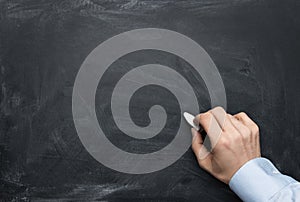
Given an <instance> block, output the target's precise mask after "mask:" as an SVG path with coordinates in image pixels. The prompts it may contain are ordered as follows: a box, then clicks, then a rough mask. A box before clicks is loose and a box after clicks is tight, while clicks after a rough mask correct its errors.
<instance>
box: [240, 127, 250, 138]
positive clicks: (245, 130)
mask: <svg viewBox="0 0 300 202" xmlns="http://www.w3.org/2000/svg"><path fill="white" fill-rule="evenodd" d="M241 132H242V134H243V135H244V136H247V137H248V136H250V135H251V130H250V129H249V128H247V127H243V128H242V129H241Z"/></svg>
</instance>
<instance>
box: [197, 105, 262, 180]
mask: <svg viewBox="0 0 300 202" xmlns="http://www.w3.org/2000/svg"><path fill="white" fill-rule="evenodd" d="M194 122H195V124H200V125H201V126H202V127H203V128H204V130H205V131H206V132H207V135H208V137H209V139H210V142H211V147H212V151H211V152H209V151H207V149H206V148H205V146H204V145H203V140H202V137H201V135H200V133H199V132H198V131H196V130H195V129H193V128H192V134H193V141H192V149H193V151H194V153H195V155H196V157H197V160H198V164H199V165H200V167H201V168H203V169H205V170H206V171H208V172H209V173H210V174H212V175H213V176H214V177H216V178H217V179H219V180H221V181H222V182H224V183H226V184H228V183H229V181H230V179H231V178H232V176H233V175H234V174H235V172H236V171H238V169H239V168H241V167H242V166H243V165H244V164H245V163H246V162H248V161H249V160H251V159H254V158H257V157H260V156H261V154H260V144H259V128H258V126H257V125H256V124H255V123H254V122H253V121H252V120H251V119H250V118H249V117H248V116H247V114H245V113H244V112H241V113H238V114H236V115H230V114H227V113H226V112H225V110H224V109H223V108H221V107H216V108H214V109H212V110H209V111H207V112H206V113H201V114H199V115H197V116H196V118H195V119H194Z"/></svg>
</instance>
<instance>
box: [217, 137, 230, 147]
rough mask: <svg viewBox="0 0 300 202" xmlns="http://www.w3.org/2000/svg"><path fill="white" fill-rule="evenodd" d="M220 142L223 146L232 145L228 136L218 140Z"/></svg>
mask: <svg viewBox="0 0 300 202" xmlns="http://www.w3.org/2000/svg"><path fill="white" fill-rule="evenodd" d="M218 144H219V145H220V146H221V147H225V148H229V147H230V141H229V140H228V139H226V138H221V139H220V140H219V142H218Z"/></svg>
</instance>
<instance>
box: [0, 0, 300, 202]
mask: <svg viewBox="0 0 300 202" xmlns="http://www.w3.org/2000/svg"><path fill="white" fill-rule="evenodd" d="M299 11H300V4H299V1H297V0H286V1H279V0H273V1H262V0H247V1H246V0H245V1H236V0H226V1H223V0H203V1H196V0H191V1H183V0H179V1H171V0H166V1H160V0H124V1H123V0H47V1H38V0H30V1H21V0H14V1H5V0H2V1H0V19H1V21H0V66H1V72H0V82H1V89H0V90H1V97H0V102H1V105H0V110H1V112H0V171H1V178H0V201H30V200H32V201H35V200H36V201H58V200H61V201H76V200H78V201H240V199H239V198H238V197H237V196H236V195H235V194H234V193H233V192H232V191H231V190H230V189H229V187H228V186H227V185H225V184H223V183H221V182H219V181H218V180H216V179H214V178H213V177H212V176H211V175H209V174H208V173H206V172H205V171H203V170H202V169H200V168H199V167H198V165H197V162H196V160H195V157H194V155H193V153H192V151H191V150H190V149H189V150H188V151H187V152H186V153H185V154H184V155H183V156H182V157H181V158H180V159H179V160H178V161H176V162H175V163H174V164H172V165H171V166H169V167H167V168H165V169H163V170H160V171H157V172H153V173H149V174H140V175H135V174H125V173H121V172H117V171H114V170H112V169H110V168H107V167H105V166H103V165H102V164H100V163H99V162H97V161H96V160H95V159H94V158H93V157H91V155H90V154H89V153H88V152H87V151H86V149H85V148H84V147H83V145H82V144H81V142H80V140H79V138H78V135H77V132H76V129H75V126H74V122H73V116H72V90H73V85H74V81H75V78H76V75H77V73H78V70H79V68H80V66H81V64H82V63H83V61H84V60H85V58H86V57H87V56H88V55H89V54H90V52H91V51H92V50H93V49H94V48H96V47H97V46H98V45H99V44H101V43H102V42H104V41H105V40H107V39H108V38H111V37H113V36H115V35H117V34H120V33H122V32H125V31H129V30H132V29H140V28H149V27H154V28H161V29H168V30H173V31H176V32H178V33H181V34H184V35H186V36H188V37H189V38H191V39H193V40H194V41H196V42H197V43H198V44H200V45H201V46H202V47H203V48H204V49H205V50H206V51H207V53H208V54H209V55H210V57H211V58H212V60H213V61H214V63H215V64H216V66H217V68H218V70H219V72H220V75H221V77H222V79H223V82H224V86H225V89H226V96H227V111H228V112H229V113H238V112H240V111H245V112H247V113H248V114H249V116H250V117H251V118H252V119H253V120H255V121H256V122H257V123H258V125H259V127H260V131H261V132H260V136H261V147H262V149H261V150H262V155H263V156H265V157H267V158H269V159H271V160H272V161H273V162H274V164H275V165H276V166H277V167H278V168H279V170H280V171H281V172H283V173H287V174H289V175H291V176H292V177H294V178H296V179H298V180H300V174H299V170H300V147H299V145H300V136H299V134H300V124H299V122H300V115H299V114H300V107H299V105H298V103H300V92H299V83H300V79H299V78H300V69H299V64H300V52H299V50H300V38H299V36H300V12H299ZM148 63H159V64H163V65H166V66H169V67H172V68H174V69H176V68H177V69H178V70H180V71H181V73H182V74H185V76H186V78H189V79H190V80H189V82H190V84H191V85H192V86H194V87H195V86H196V87H195V89H196V90H195V91H196V94H197V99H198V101H199V103H200V104H199V109H200V111H205V110H208V109H209V108H210V107H211V106H210V99H209V96H208V92H207V90H206V87H205V83H204V82H203V81H202V79H201V77H199V78H198V77H194V76H193V72H192V70H191V66H190V65H189V64H188V63H187V62H186V61H184V60H182V59H180V58H178V57H176V56H174V55H172V54H168V53H166V52H164V51H155V50H145V51H139V52H134V53H130V54H128V55H126V57H125V56H124V57H122V58H120V59H119V60H117V61H116V62H114V63H113V64H112V65H111V68H110V69H109V70H108V71H106V72H105V74H106V75H107V76H106V77H105V78H106V79H105V80H102V81H101V83H99V86H98V88H97V94H96V98H95V102H96V113H97V118H98V121H99V124H100V125H102V126H103V128H104V130H105V131H107V132H108V133H110V134H111V135H108V138H109V139H110V140H111V141H112V143H113V144H114V145H115V146H118V147H119V148H121V149H123V150H126V151H128V152H135V153H145V152H153V151H156V150H159V149H161V148H163V147H164V146H165V145H166V144H168V142H169V141H171V140H172V138H174V137H173V136H174V134H176V130H178V123H179V121H180V119H181V118H182V117H181V114H180V111H178V110H177V109H178V102H176V99H174V96H173V95H172V94H170V93H169V92H168V91H165V90H164V89H162V88H159V87H158V86H155V85H154V86H150V87H148V88H145V89H141V90H139V92H137V93H136V96H135V97H134V99H132V100H131V102H130V113H131V114H130V116H131V118H132V120H133V122H134V123H135V124H137V125H139V126H147V124H149V117H147V115H146V114H147V110H148V109H149V107H151V106H152V105H154V104H160V105H161V106H163V107H164V108H165V109H166V111H167V114H168V116H167V118H168V121H167V122H166V127H165V129H164V130H163V131H162V132H161V134H159V136H158V137H157V138H156V139H153V141H150V142H149V141H145V140H143V141H135V140H134V139H132V138H131V137H128V136H126V135H120V136H114V137H112V135H113V134H117V132H116V131H117V129H116V125H115V124H113V123H112V122H113V119H112V117H111V116H109V115H110V112H109V108H110V101H109V100H107V99H106V98H107V96H108V97H109V95H110V93H111V90H112V89H111V88H112V87H113V86H112V83H113V82H115V81H116V80H117V79H118V78H119V77H120V74H122V72H123V73H124V72H126V71H128V70H130V69H131V68H134V67H136V66H139V65H143V64H148ZM104 98H105V99H104ZM187 133H189V131H187ZM258 180H259V179H258Z"/></svg>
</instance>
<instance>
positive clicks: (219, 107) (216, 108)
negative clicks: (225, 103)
mask: <svg viewBox="0 0 300 202" xmlns="http://www.w3.org/2000/svg"><path fill="white" fill-rule="evenodd" d="M212 111H225V110H224V108H223V107H221V106H217V107H214V108H213V109H212Z"/></svg>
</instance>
